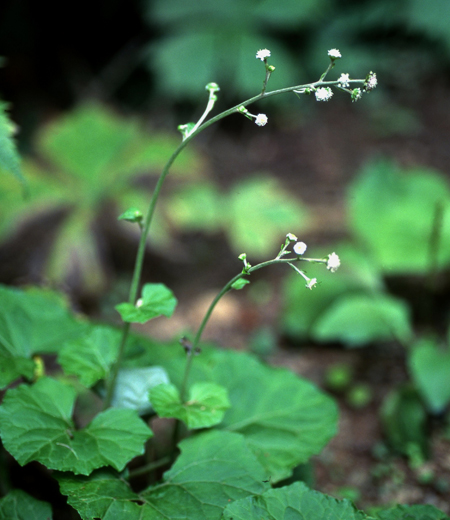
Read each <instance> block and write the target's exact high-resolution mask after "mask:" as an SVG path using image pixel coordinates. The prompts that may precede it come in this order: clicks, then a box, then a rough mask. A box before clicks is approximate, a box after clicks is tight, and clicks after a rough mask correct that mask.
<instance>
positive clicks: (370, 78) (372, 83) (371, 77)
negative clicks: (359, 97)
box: [364, 71, 378, 91]
mask: <svg viewBox="0 0 450 520" xmlns="http://www.w3.org/2000/svg"><path fill="white" fill-rule="evenodd" d="M377 85H378V80H377V75H376V74H375V72H372V71H370V73H369V74H368V75H367V78H366V81H365V83H364V88H365V89H366V91H369V90H373V89H374V88H375V87H376V86H377Z"/></svg>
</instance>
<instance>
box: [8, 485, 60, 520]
mask: <svg viewBox="0 0 450 520" xmlns="http://www.w3.org/2000/svg"><path fill="white" fill-rule="evenodd" d="M0 518H3V519H4V520H25V519H27V518H30V519H31V518H32V519H33V520H51V518H52V507H51V505H50V504H47V502H42V501H41V500H36V499H35V498H33V497H31V496H30V495H28V494H27V493H25V491H22V490H21V489H13V490H12V491H10V492H9V493H8V494H7V495H6V496H4V497H3V498H0Z"/></svg>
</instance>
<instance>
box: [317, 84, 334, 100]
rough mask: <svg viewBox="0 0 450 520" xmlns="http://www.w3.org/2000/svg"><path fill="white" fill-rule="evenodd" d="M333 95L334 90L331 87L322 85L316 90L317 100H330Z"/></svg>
mask: <svg viewBox="0 0 450 520" xmlns="http://www.w3.org/2000/svg"><path fill="white" fill-rule="evenodd" d="M332 96H333V91H332V90H331V88H330V87H320V88H318V89H317V90H316V99H317V101H329V100H330V99H331V98H332Z"/></svg>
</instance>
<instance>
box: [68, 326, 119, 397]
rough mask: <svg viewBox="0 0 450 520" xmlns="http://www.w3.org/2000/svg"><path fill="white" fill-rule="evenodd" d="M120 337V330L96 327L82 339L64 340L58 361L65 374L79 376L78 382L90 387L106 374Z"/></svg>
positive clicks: (115, 356)
mask: <svg viewBox="0 0 450 520" xmlns="http://www.w3.org/2000/svg"><path fill="white" fill-rule="evenodd" d="M120 338H121V333H120V331H118V330H116V329H113V328H110V327H102V326H96V327H95V328H93V329H92V330H90V331H89V332H88V333H87V334H85V335H84V336H81V337H79V338H76V339H74V340H69V341H66V342H65V343H64V346H63V348H62V349H61V351H60V352H59V355H58V362H59V363H60V365H61V366H62V368H63V370H64V372H65V373H66V374H68V375H75V376H78V377H79V379H80V383H81V384H82V385H84V386H86V387H88V388H89V387H91V386H93V385H94V384H95V383H96V382H97V381H99V380H100V379H105V378H106V377H107V376H108V375H109V371H110V368H111V365H112V364H113V363H114V361H115V359H116V358H117V353H118V350H119V342H120Z"/></svg>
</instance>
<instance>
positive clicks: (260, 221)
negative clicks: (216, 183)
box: [225, 176, 307, 257]
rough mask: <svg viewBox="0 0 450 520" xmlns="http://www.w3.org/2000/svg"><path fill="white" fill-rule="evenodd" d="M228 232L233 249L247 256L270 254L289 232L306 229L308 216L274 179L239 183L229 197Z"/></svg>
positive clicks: (258, 178)
mask: <svg viewBox="0 0 450 520" xmlns="http://www.w3.org/2000/svg"><path fill="white" fill-rule="evenodd" d="M227 208H228V219H227V224H226V226H225V229H226V230H227V232H228V234H229V238H230V241H231V244H232V246H233V249H234V250H235V251H238V252H242V251H245V252H246V253H247V254H248V255H253V256H259V257H261V256H266V255H268V254H271V252H272V251H273V248H274V244H278V241H279V238H280V236H284V235H285V234H286V229H294V230H295V232H296V233H297V232H299V231H303V230H305V229H306V221H307V212H306V208H304V207H303V206H302V205H301V204H300V202H299V201H298V200H296V199H294V198H293V197H292V195H290V194H289V193H288V192H287V191H285V190H283V189H282V187H281V186H280V184H279V183H278V182H277V181H276V180H275V179H274V178H271V177H267V176H258V177H253V178H251V179H247V180H245V181H242V182H239V183H238V184H236V185H235V186H234V187H233V190H232V192H231V193H230V194H229V202H228V204H227Z"/></svg>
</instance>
